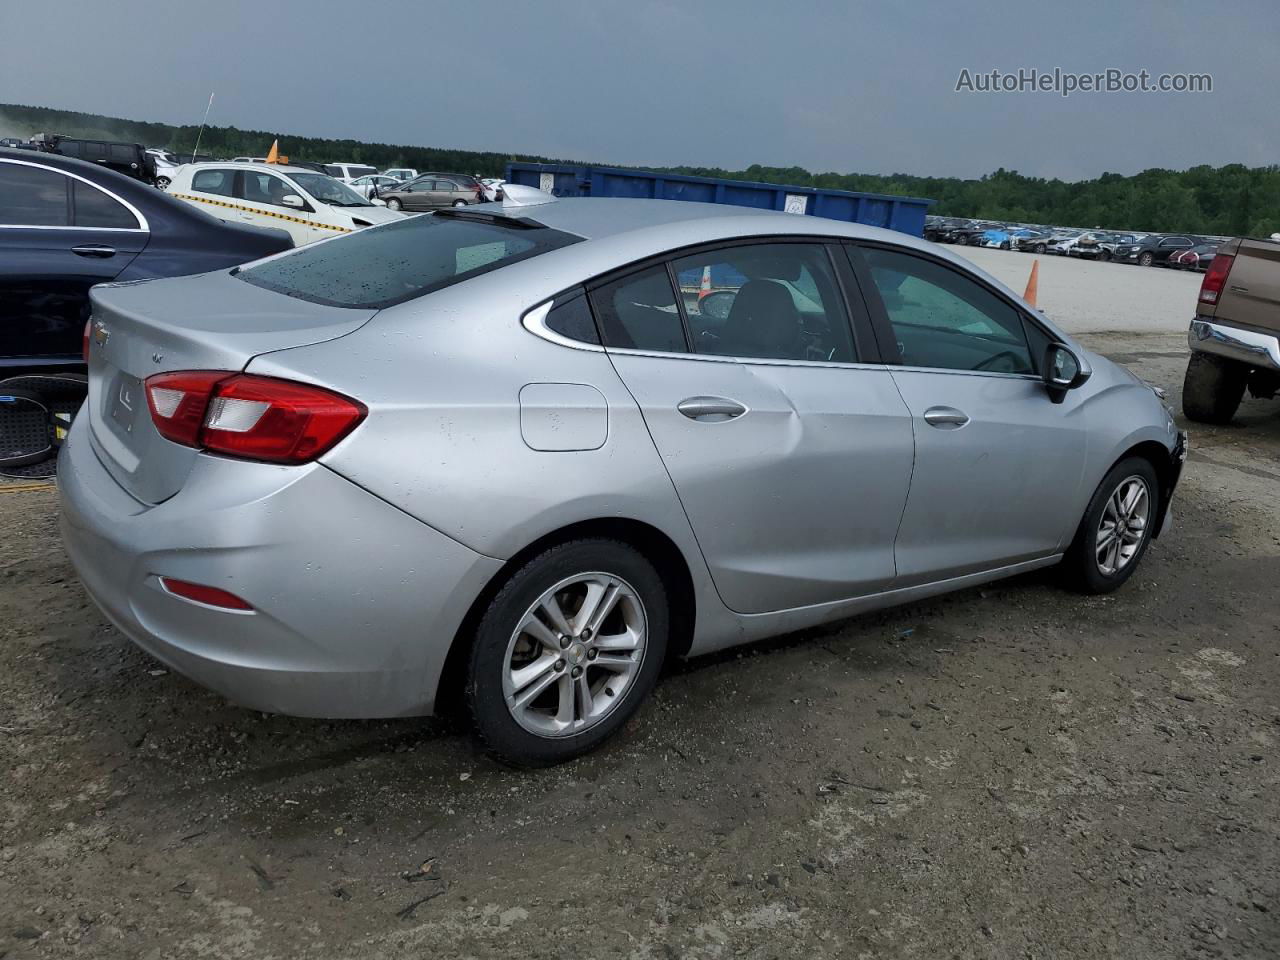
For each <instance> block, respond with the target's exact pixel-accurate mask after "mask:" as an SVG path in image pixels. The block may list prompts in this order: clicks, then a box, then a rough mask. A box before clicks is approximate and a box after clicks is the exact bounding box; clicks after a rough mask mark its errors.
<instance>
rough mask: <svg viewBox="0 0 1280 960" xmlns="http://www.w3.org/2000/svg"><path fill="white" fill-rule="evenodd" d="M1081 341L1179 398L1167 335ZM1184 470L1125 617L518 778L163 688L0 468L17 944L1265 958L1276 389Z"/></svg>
mask: <svg viewBox="0 0 1280 960" xmlns="http://www.w3.org/2000/svg"><path fill="white" fill-rule="evenodd" d="M1003 256H1005V257H1006V258H1009V257H1013V258H1015V259H1016V260H1018V261H1021V262H1023V263H1026V264H1028V267H1027V268H1028V269H1029V262H1030V258H1022V257H1016V255H1010V254H1003ZM1088 266H1090V267H1092V265H1088ZM1042 269H1043V268H1042ZM1105 269H1109V270H1112V271H1114V272H1116V273H1117V274H1119V275H1125V274H1136V273H1137V271H1136V269H1129V268H1124V267H1118V266H1111V267H1106V268H1105ZM1165 279H1168V278H1167V277H1166V278H1165ZM1174 279H1178V280H1181V278H1174ZM1144 282H1145V281H1144ZM1192 286H1194V284H1192ZM1042 289H1043V288H1042ZM1189 302H1191V301H1190V299H1188V300H1187V303H1189ZM1184 306H1185V305H1184ZM1076 318H1077V319H1078V320H1081V321H1082V322H1087V321H1088V317H1087V316H1086V315H1085V314H1084V313H1083V312H1080V313H1077V314H1076ZM1184 323H1185V318H1184V317H1182V316H1179V317H1178V318H1177V320H1176V321H1174V322H1173V323H1172V326H1173V327H1174V328H1181V327H1182V326H1183V324H1184ZM1085 340H1086V341H1087V342H1088V343H1089V344H1090V345H1091V346H1092V347H1094V348H1096V349H1099V350H1101V351H1102V352H1104V353H1106V354H1108V355H1109V356H1112V357H1114V358H1116V359H1119V360H1121V361H1122V362H1124V363H1127V364H1129V365H1130V366H1132V368H1133V369H1134V370H1135V371H1137V372H1138V373H1139V374H1140V375H1142V376H1144V377H1146V378H1148V379H1150V380H1152V381H1154V382H1158V383H1161V384H1164V385H1166V386H1168V387H1169V388H1170V389H1171V390H1172V391H1173V398H1172V399H1173V400H1174V401H1175V404H1176V400H1177V389H1176V388H1177V387H1179V386H1180V384H1181V376H1182V370H1183V368H1184V365H1185V349H1186V348H1185V343H1184V341H1183V339H1182V336H1181V334H1180V333H1167V332H1166V333H1148V334H1134V333H1124V334H1095V335H1091V336H1087V337H1085ZM1192 450H1193V453H1192V456H1191V459H1190V461H1189V462H1188V464H1187V468H1186V471H1185V474H1184V478H1183V481H1182V486H1181V489H1180V491H1179V496H1178V499H1177V501H1176V504H1175V510H1176V525H1175V527H1174V529H1173V530H1172V531H1171V532H1170V533H1169V534H1167V535H1166V537H1164V538H1162V539H1161V540H1159V541H1158V542H1157V543H1156V544H1155V545H1154V547H1153V548H1152V550H1151V551H1150V553H1149V554H1148V556H1147V558H1146V560H1145V561H1144V563H1143V565H1142V567H1141V569H1140V570H1139V571H1138V573H1137V575H1136V576H1135V577H1134V579H1133V580H1131V581H1130V582H1129V584H1128V585H1127V586H1126V587H1125V588H1124V589H1122V590H1121V591H1120V592H1118V593H1116V594H1114V595H1112V596H1109V597H1105V598H1094V599H1086V598H1082V597H1080V596H1077V595H1074V594H1072V593H1069V592H1066V591H1065V590H1063V589H1062V588H1061V587H1059V586H1058V585H1057V583H1056V582H1055V580H1054V578H1053V577H1052V575H1050V574H1037V575H1032V576H1028V577H1023V578H1020V579H1017V580H1011V581H1007V582H1004V583H1001V584H997V585H994V586H988V587H984V588H982V589H978V590H970V591H967V592H964V593H960V594H957V595H954V596H951V597H948V598H945V599H941V600H937V601H931V602H927V603H919V604H914V605H911V606H908V607H904V608H901V609H899V610H896V611H892V612H890V613H886V614H881V615H876V616H868V617H863V618H861V619H857V620H853V621H850V622H848V623H845V624H843V625H840V626H838V627H833V628H829V629H825V630H822V631H811V632H808V633H805V634H801V635H797V636H792V637H787V638H783V639H781V640H778V641H774V642H771V643H768V644H764V645H757V646H754V647H750V648H747V649H744V650H742V651H740V652H738V651H735V652H731V653H729V654H727V655H724V656H719V657H713V658H705V659H701V660H698V661H694V662H690V663H687V664H683V665H680V666H678V667H676V668H675V669H673V671H672V672H671V675H670V676H668V677H667V678H666V679H665V680H664V682H663V683H662V684H661V686H660V687H659V690H658V692H657V695H656V697H655V698H654V699H653V700H652V701H651V702H650V703H649V704H648V705H647V706H645V707H644V708H643V709H642V710H641V712H640V713H639V715H638V716H637V717H636V718H635V720H633V721H632V723H631V724H630V726H629V727H628V728H627V729H626V730H625V733H624V735H623V736H621V737H620V738H618V739H617V741H616V742H614V743H613V744H611V745H610V746H608V747H607V748H606V749H604V750H602V751H600V752H599V753H596V754H594V755H593V756H591V757H589V758H587V759H585V760H582V761H579V762H576V763H573V764H570V765H567V766H564V767H561V768H558V769H554V770H550V771H543V772H539V773H518V772H512V771H510V770H507V769H504V768H501V767H499V766H496V765H495V764H493V763H492V762H490V761H488V760H487V759H485V758H484V757H483V756H481V755H479V754H478V753H477V751H476V749H475V748H474V746H473V744H472V742H471V741H470V739H469V738H468V737H467V736H466V735H465V733H463V732H460V731H457V730H453V729H450V728H448V727H447V726H446V725H444V724H442V723H440V722H438V721H425V722H424V721H396V722H381V721H380V722H368V723H356V722H340V723H332V722H319V721H305V720H293V719H288V718H281V717H271V716H263V715H261V714H257V713H250V712H247V711H243V710H240V709H237V708H235V707H233V706H230V705H228V704H227V703H226V702H224V701H223V700H221V699H220V698H219V697H217V696H214V695H212V694H210V693H207V692H205V691H203V690H202V689H200V688H198V687H196V686H195V685H194V684H192V683H190V682H188V681H186V680H185V679H183V678H182V677H179V676H176V675H174V674H172V673H166V672H164V671H163V670H162V669H161V668H160V666H159V664H157V663H156V662H154V661H152V660H150V659H149V658H148V657H147V656H145V655H144V654H142V653H141V652H139V651H138V650H137V649H135V648H134V647H132V646H131V645H130V644H129V643H128V642H127V641H125V640H124V639H123V638H122V637H121V636H120V635H119V634H118V633H116V632H115V631H114V630H113V629H111V628H110V627H108V626H106V625H105V624H104V622H103V621H102V619H101V617H100V616H99V615H98V613H97V612H96V610H95V609H94V607H93V606H92V605H91V604H90V602H89V600H88V598H87V597H86V596H85V594H84V592H83V591H82V589H81V588H80V586H79V584H78V583H77V581H76V579H75V576H74V573H73V572H72V570H71V568H70V566H69V565H68V563H67V561H66V559H65V558H64V556H63V554H62V551H61V547H60V545H59V542H58V534H57V528H56V513H57V499H56V494H55V493H54V492H53V491H52V490H51V489H49V488H40V487H28V486H24V485H20V484H9V485H8V486H7V487H4V488H3V492H0V529H2V530H3V531H4V547H5V549H4V551H3V554H0V769H2V770H3V771H4V775H3V779H2V780H0V958H5V960H18V958H28V957H50V958H56V957H80V956H84V957H94V958H104V960H106V958H112V960H113V958H117V957H118V958H147V960H158V958H197V957H218V958H236V960H239V958H246V960H248V958H253V960H273V958H293V957H307V958H348V957H350V958H357V957H358V958H368V960H379V958H393V957H394V958H404V957H426V956H432V957H435V956H439V957H448V958H463V957H521V958H538V957H547V958H551V957H556V958H558V957H569V958H596V957H634V958H664V957H692V958H702V957H730V956H732V957H752V958H766V957H776V958H792V957H841V958H846V957H849V958H856V957H885V956H892V957H920V958H930V960H932V958H938V957H993V958H1014V957H1016V958H1023V957H1037V958H1043V957H1062V958H1066V957H1070V958H1073V960H1078V958H1082V957H1107V958H1115V957H1122V958H1125V960H1139V958H1159V960H1168V958H1171V957H1199V956H1222V957H1259V958H1261V957H1275V956H1276V955H1277V954H1280V790H1278V789H1277V784H1278V780H1280V700H1278V698H1277V692H1276V691H1277V690H1278V689H1280V644H1278V641H1280V627H1278V624H1280V592H1277V590H1276V588H1275V585H1276V582H1277V580H1278V579H1280V509H1278V507H1277V501H1278V499H1280V498H1278V497H1277V494H1278V493H1280V465H1278V464H1277V457H1278V455H1280V405H1276V404H1274V403H1271V404H1268V403H1256V402H1252V401H1250V402H1246V405H1245V407H1244V409H1243V412H1242V414H1241V416H1240V417H1239V419H1238V423H1237V424H1236V425H1235V426H1233V427H1231V428H1223V429H1209V428H1203V427H1197V428H1196V429H1194V430H1193V433H1192Z"/></svg>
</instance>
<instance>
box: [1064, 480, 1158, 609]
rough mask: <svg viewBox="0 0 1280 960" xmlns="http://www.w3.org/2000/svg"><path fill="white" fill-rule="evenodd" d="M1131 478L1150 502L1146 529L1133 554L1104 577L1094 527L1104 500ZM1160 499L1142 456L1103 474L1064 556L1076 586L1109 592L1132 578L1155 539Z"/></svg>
mask: <svg viewBox="0 0 1280 960" xmlns="http://www.w3.org/2000/svg"><path fill="white" fill-rule="evenodd" d="M1135 476H1136V477H1141V478H1142V479H1143V480H1144V481H1145V482H1146V484H1147V496H1148V497H1150V499H1151V504H1150V508H1149V510H1148V513H1147V529H1146V531H1145V532H1144V534H1143V539H1142V544H1141V546H1139V548H1138V552H1137V554H1136V555H1135V556H1134V557H1133V558H1132V559H1131V560H1130V561H1129V562H1128V563H1127V564H1125V565H1124V567H1123V568H1122V569H1120V570H1118V571H1117V572H1116V573H1113V574H1105V573H1103V572H1102V571H1101V570H1100V569H1098V561H1097V550H1096V544H1097V539H1098V525H1099V523H1101V521H1102V513H1103V511H1104V510H1105V509H1106V505H1107V501H1108V500H1109V499H1110V498H1111V495H1112V494H1113V493H1114V492H1115V490H1116V487H1118V486H1119V485H1120V484H1121V483H1122V482H1123V481H1124V480H1127V479H1128V478H1129V477H1135ZM1160 496H1161V494H1160V479H1159V477H1158V476H1157V475H1156V468H1155V467H1154V466H1153V465H1152V464H1151V461H1150V460H1147V459H1146V458H1144V457H1126V458H1125V459H1124V460H1121V461H1120V462H1119V463H1117V464H1116V465H1115V466H1114V467H1112V468H1111V469H1110V470H1109V471H1107V475H1106V476H1105V477H1103V478H1102V482H1101V483H1100V484H1098V488H1097V490H1095V491H1094V493H1093V497H1092V498H1090V500H1089V506H1088V507H1087V508H1086V509H1085V512H1084V519H1083V520H1081V521H1080V527H1079V529H1078V530H1077V532H1076V538H1075V541H1074V542H1073V543H1072V545H1071V550H1070V552H1069V555H1068V563H1069V564H1070V566H1071V568H1072V571H1071V572H1072V574H1073V577H1074V579H1075V581H1076V583H1077V585H1078V586H1080V587H1081V588H1082V589H1084V590H1085V591H1086V592H1088V593H1110V592H1111V591H1112V590H1116V589H1118V588H1119V587H1120V586H1121V585H1123V584H1124V582H1125V581H1126V580H1128V579H1129V578H1130V577H1131V576H1133V574H1134V571H1136V570H1137V569H1138V565H1139V564H1140V563H1142V560H1143V558H1144V557H1145V556H1146V554H1147V549H1148V548H1149V547H1150V546H1151V540H1152V538H1153V537H1154V536H1155V533H1156V531H1155V524H1156V521H1157V518H1158V516H1159V513H1160V511H1159V505H1160Z"/></svg>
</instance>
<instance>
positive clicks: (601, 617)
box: [502, 572, 648, 737]
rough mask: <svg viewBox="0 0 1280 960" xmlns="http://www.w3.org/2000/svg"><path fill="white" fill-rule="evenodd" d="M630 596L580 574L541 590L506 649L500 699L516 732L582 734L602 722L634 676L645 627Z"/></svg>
mask: <svg viewBox="0 0 1280 960" xmlns="http://www.w3.org/2000/svg"><path fill="white" fill-rule="evenodd" d="M647 623H648V621H647V617H646V615H645V609H644V604H643V603H642V602H641V600H640V596H639V594H637V593H636V591H635V589H634V588H633V587H632V586H631V585H630V584H628V583H627V582H626V581H625V580H623V579H622V578H620V577H617V576H614V575H612V574H608V573H600V572H594V573H582V574H577V575H575V576H572V577H568V578H566V579H564V580H561V581H560V582H559V583H557V584H556V585H555V586H553V587H551V588H550V589H549V590H546V591H545V592H544V593H543V594H542V596H540V597H539V598H538V599H537V600H536V601H535V602H534V603H533V604H532V605H531V606H530V607H529V609H528V610H527V611H526V612H525V614H524V616H523V617H522V618H521V620H520V623H519V625H518V626H517V627H516V629H515V631H514V632H513V633H512V634H511V639H510V640H509V641H508V642H507V651H506V657H505V659H504V661H503V662H504V664H505V667H504V669H503V673H502V694H503V697H504V699H505V700H506V703H507V709H508V710H509V711H510V712H511V716H512V717H513V718H514V719H515V721H516V723H518V724H519V725H520V726H521V727H522V728H523V729H525V730H527V731H528V732H530V733H533V734H536V735H538V736H541V737H567V736H573V735H575V734H578V733H581V732H583V731H584V730H587V729H589V728H590V727H593V726H595V725H596V724H597V723H599V722H601V721H602V720H604V719H605V718H606V717H607V716H609V715H610V714H611V713H612V712H613V711H614V710H615V709H617V707H618V705H619V704H620V703H621V702H622V701H623V699H624V693H625V692H626V690H627V688H628V687H629V686H630V684H631V683H632V681H633V680H634V679H635V678H636V676H637V675H638V674H639V672H640V667H641V664H642V662H643V661H644V655H645V648H646V642H647V640H648V625H647Z"/></svg>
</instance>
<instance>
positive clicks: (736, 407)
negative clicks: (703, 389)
mask: <svg viewBox="0 0 1280 960" xmlns="http://www.w3.org/2000/svg"><path fill="white" fill-rule="evenodd" d="M676 409H677V410H679V411H680V412H681V413H683V414H684V415H685V416H686V417H688V418H689V419H690V420H697V421H698V422H699V423H721V422H723V421H725V420H733V419H734V418H735V417H740V416H742V415H743V414H744V413H746V412H747V408H746V407H745V406H743V405H742V404H741V403H739V402H738V401H737V400H730V399H728V398H727V397H690V398H689V399H688V400H681V401H680V402H679V403H678V404H676Z"/></svg>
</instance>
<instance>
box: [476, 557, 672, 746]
mask: <svg viewBox="0 0 1280 960" xmlns="http://www.w3.org/2000/svg"><path fill="white" fill-rule="evenodd" d="M592 584H594V585H595V587H592V586H591V585H592ZM601 584H608V585H610V586H605V587H601ZM590 589H604V591H605V592H604V593H603V594H600V595H601V596H603V597H604V598H605V600H601V606H602V607H603V606H606V605H607V604H606V600H607V598H608V597H609V596H610V593H609V590H611V589H613V590H616V592H617V593H618V595H619V599H617V600H616V602H615V603H614V604H613V606H612V608H611V610H612V612H610V613H609V615H608V616H607V617H605V618H604V619H602V620H600V621H599V622H598V623H597V624H596V627H597V630H596V634H594V635H593V634H592V633H591V630H590V629H586V630H584V629H582V628H583V627H585V626H586V624H584V623H578V622H577V620H578V618H579V616H584V617H585V615H584V614H582V609H583V607H584V606H585V605H586V603H587V602H588V600H587V599H585V598H584V594H585V597H588V598H589V597H590V596H591V594H590V593H588V592H587V591H588V590H590ZM548 597H550V598H552V599H551V602H552V603H553V605H554V607H555V610H557V611H559V612H560V614H561V616H562V620H563V626H564V627H568V628H569V629H568V630H567V632H566V631H565V630H564V629H557V628H556V627H555V618H554V617H552V616H548V614H547V607H546V604H547V602H548V601H547V598H548ZM535 611H537V613H536V615H535ZM586 619H587V620H590V619H591V618H590V617H586ZM531 620H533V621H536V622H533V623H531ZM669 624H670V614H669V609H668V598H667V590H666V587H665V585H664V584H663V581H662V578H661V577H660V576H659V575H658V572H657V570H656V569H655V568H654V566H653V564H652V563H650V562H649V560H648V559H646V558H645V556H644V555H643V554H641V553H640V552H639V551H637V550H636V549H635V548H634V547H631V546H629V545H628V544H625V543H622V542H620V541H617V540H605V539H584V540H574V541H571V542H569V543H564V544H560V545H559V546H555V547H551V548H550V549H548V550H546V551H544V552H543V553H541V554H539V555H537V556H536V557H534V558H533V559H531V560H529V561H528V562H527V563H525V564H524V565H523V566H521V567H520V568H519V569H518V570H517V571H516V572H515V573H514V574H513V575H512V576H511V578H510V579H509V580H508V581H507V582H506V583H505V584H504V585H503V587H502V589H501V590H499V591H498V593H497V595H496V596H495V597H494V598H493V600H492V602H491V603H490V604H489V608H488V609H487V610H486V611H485V613H484V615H483V616H482V617H481V619H480V622H479V625H478V626H477V627H476V632H475V635H474V638H473V643H472V647H471V654H470V659H469V664H468V668H467V681H466V702H467V708H468V711H469V713H470V715H471V720H472V723H473V725H474V727H475V731H476V734H477V736H478V737H479V738H480V740H481V741H482V742H483V744H484V745H485V747H486V748H487V749H488V750H489V752H490V753H492V754H493V755H494V756H495V757H497V758H498V759H499V760H502V761H503V762H505V763H509V764H512V765H515V766H521V767H545V766H550V765H552V764H556V763H563V762H564V761H566V760H571V759H573V758H574V757H577V756H581V755H582V754H584V753H586V752H588V751H589V750H593V749H594V748H596V747H597V746H599V745H600V744H601V743H603V742H604V741H605V740H607V739H608V738H609V737H611V736H612V735H613V734H614V733H616V732H617V731H618V729H619V728H620V727H621V726H622V725H623V724H625V723H626V722H627V720H628V719H630V717H631V716H632V714H634V713H635V711H636V709H637V708H638V707H639V706H640V704H641V703H642V702H643V701H644V699H645V698H646V697H647V696H648V695H649V693H650V692H651V691H652V690H653V688H654V686H655V684H656V683H657V681H658V674H659V672H660V671H661V669H662V662H663V660H664V658H665V656H666V651H667V639H668V636H669V633H670V627H669ZM527 628H536V629H527ZM635 637H638V638H639V639H635V640H630V639H629V638H635ZM539 638H540V639H539ZM627 642H634V648H633V649H631V650H626V649H625V644H626V643H627ZM595 643H599V644H600V646H599V647H598V648H596V647H594V646H593V644H595ZM619 644H622V645H619ZM593 651H594V652H593ZM606 660H608V661H611V663H610V664H609V665H608V666H606V665H605V661H606ZM539 663H542V664H544V666H543V668H542V670H540V671H539V670H538V669H537V667H538V664H539ZM522 670H523V671H524V674H523V675H521V676H519V677H518V676H517V674H518V673H519V672H520V671H522ZM531 670H532V673H530V671H531ZM575 671H576V673H575ZM530 678H531V679H530ZM544 681H545V682H544ZM580 683H581V686H580V685H579V684H580ZM521 684H524V685H523V686H522V685H521ZM535 688H537V690H535ZM566 689H567V692H566ZM538 691H541V692H540V693H539V692H538ZM522 693H528V694H530V695H531V699H529V700H528V702H527V705H525V706H523V707H520V706H516V705H515V704H518V703H519V702H520V700H521V694H522ZM579 696H581V699H579ZM566 697H567V698H568V699H567V700H566V699H565V698H566ZM615 697H616V699H615ZM566 704H567V708H566Z"/></svg>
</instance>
